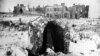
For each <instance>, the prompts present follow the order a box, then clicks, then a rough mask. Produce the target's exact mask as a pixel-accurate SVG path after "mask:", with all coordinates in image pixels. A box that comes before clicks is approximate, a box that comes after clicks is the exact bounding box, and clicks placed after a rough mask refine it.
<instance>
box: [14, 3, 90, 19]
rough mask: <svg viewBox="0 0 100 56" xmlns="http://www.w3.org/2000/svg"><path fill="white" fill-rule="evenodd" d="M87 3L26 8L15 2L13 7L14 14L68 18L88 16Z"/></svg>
mask: <svg viewBox="0 0 100 56" xmlns="http://www.w3.org/2000/svg"><path fill="white" fill-rule="evenodd" d="M88 12H89V5H75V4H73V6H72V7H67V6H66V5H65V3H61V5H58V4H54V5H53V6H44V7H40V5H39V6H37V7H36V8H34V7H33V8H30V7H29V6H28V10H26V6H24V5H23V4H17V6H15V7H14V11H13V13H14V14H33V15H43V16H46V17H48V18H68V19H79V18H88Z"/></svg>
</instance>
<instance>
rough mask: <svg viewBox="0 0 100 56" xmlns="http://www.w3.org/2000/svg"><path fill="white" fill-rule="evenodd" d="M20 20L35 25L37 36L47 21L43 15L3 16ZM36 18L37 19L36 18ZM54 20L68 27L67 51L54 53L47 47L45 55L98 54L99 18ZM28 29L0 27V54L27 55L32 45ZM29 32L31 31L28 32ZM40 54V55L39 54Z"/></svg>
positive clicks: (85, 55)
mask: <svg viewBox="0 0 100 56" xmlns="http://www.w3.org/2000/svg"><path fill="white" fill-rule="evenodd" d="M19 18H21V21H23V22H25V23H28V22H31V23H32V25H34V26H35V27H37V29H39V31H38V32H37V35H38V37H40V36H41V33H43V30H44V27H45V24H46V23H47V22H48V21H49V20H48V19H47V18H44V17H39V16H35V17H24V16H23V17H12V18H9V19H8V18H4V19H3V20H8V21H9V20H11V21H14V22H17V21H18V20H19ZM36 18H37V19H36ZM56 22H57V23H58V24H59V25H60V26H61V27H62V28H66V26H67V27H68V29H69V32H66V35H67V34H70V39H71V40H70V41H69V52H70V53H68V54H64V53H62V52H58V53H55V52H54V51H53V50H51V49H49V48H48V49H47V52H48V53H49V54H48V55H46V56H100V27H99V24H100V20H99V19H75V20H74V19H73V20H72V19H57V20H56ZM28 34H29V32H28V30H26V31H17V30H15V29H14V28H9V27H6V28H3V27H0V56H7V54H12V56H28V51H26V48H29V49H31V48H32V47H33V45H34V44H33V45H32V44H31V43H30V37H29V35H28ZM30 34H31V33H30ZM41 56H42V55H41Z"/></svg>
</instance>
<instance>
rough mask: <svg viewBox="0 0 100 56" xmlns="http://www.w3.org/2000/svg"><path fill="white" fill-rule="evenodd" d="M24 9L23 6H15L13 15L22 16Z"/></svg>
mask: <svg viewBox="0 0 100 56" xmlns="http://www.w3.org/2000/svg"><path fill="white" fill-rule="evenodd" d="M25 8H26V7H25V6H24V5H23V4H17V6H15V7H14V11H13V13H14V14H23V13H25V11H26V9H25Z"/></svg>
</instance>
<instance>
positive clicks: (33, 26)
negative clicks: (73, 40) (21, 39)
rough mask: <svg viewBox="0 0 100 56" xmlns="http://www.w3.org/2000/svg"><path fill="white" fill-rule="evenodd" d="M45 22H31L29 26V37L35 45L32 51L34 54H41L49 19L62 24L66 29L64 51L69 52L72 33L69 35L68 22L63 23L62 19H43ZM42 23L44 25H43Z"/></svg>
mask: <svg viewBox="0 0 100 56" xmlns="http://www.w3.org/2000/svg"><path fill="white" fill-rule="evenodd" d="M42 21H43V22H40V20H39V21H36V22H31V23H30V27H29V33H30V34H29V37H30V40H31V43H32V45H33V48H32V51H33V53H34V54H39V51H40V50H41V47H42V42H43V31H44V28H45V27H46V24H47V22H49V21H55V22H56V23H57V24H58V25H59V26H61V27H62V28H63V29H64V46H65V47H64V48H65V49H64V52H65V53H68V47H69V41H70V35H69V29H68V26H67V24H65V23H62V21H59V20H47V21H46V20H43V19H42ZM41 24H42V25H41Z"/></svg>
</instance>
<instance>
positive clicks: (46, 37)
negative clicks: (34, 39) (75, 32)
mask: <svg viewBox="0 0 100 56" xmlns="http://www.w3.org/2000/svg"><path fill="white" fill-rule="evenodd" d="M63 32H64V29H63V28H61V27H60V26H59V25H58V24H57V23H56V22H55V21H49V22H48V23H47V25H46V27H45V28H44V32H43V43H42V49H41V51H40V54H44V53H45V51H46V49H47V48H48V47H49V48H51V47H52V46H53V47H54V51H55V52H64V34H63Z"/></svg>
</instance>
